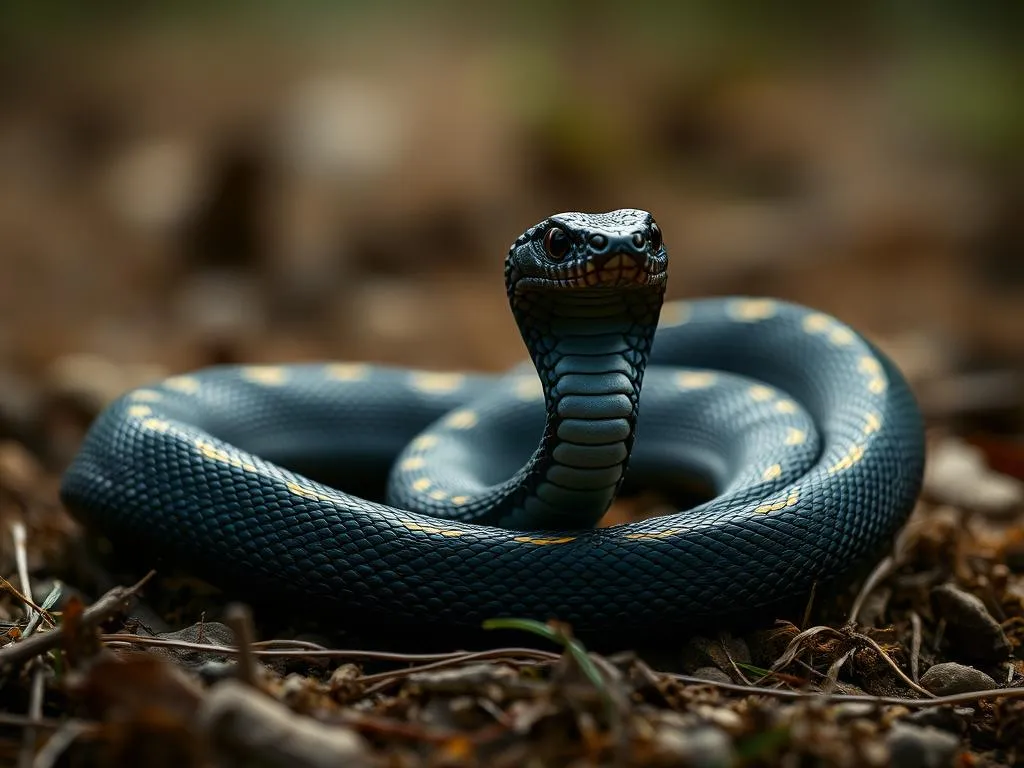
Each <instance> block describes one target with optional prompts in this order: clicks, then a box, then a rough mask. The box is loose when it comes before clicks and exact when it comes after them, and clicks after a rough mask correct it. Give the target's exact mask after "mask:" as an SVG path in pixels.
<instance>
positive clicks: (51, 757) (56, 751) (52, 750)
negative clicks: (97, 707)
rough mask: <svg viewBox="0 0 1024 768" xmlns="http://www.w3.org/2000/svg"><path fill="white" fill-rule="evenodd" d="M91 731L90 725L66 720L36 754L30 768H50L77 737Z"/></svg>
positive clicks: (80, 721)
mask: <svg viewBox="0 0 1024 768" xmlns="http://www.w3.org/2000/svg"><path fill="white" fill-rule="evenodd" d="M93 729H94V726H93V725H92V724H90V723H87V722H85V721H82V720H68V721H67V722H65V723H62V724H61V726H60V728H58V729H57V732H56V733H55V734H53V736H51V737H50V740H49V741H48V742H46V744H44V745H43V748H42V749H40V750H39V752H38V753H36V757H35V760H34V761H33V762H32V768H52V766H54V765H56V764H57V761H58V760H60V758H61V756H62V755H63V754H64V752H65V751H66V750H67V748H68V747H70V746H71V745H72V744H74V743H75V740H76V739H78V737H79V736H81V735H82V734H85V733H89V732H91V731H92V730H93Z"/></svg>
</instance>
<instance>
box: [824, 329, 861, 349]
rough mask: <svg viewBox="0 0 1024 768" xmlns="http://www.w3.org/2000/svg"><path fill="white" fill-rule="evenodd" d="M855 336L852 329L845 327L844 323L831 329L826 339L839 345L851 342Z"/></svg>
mask: <svg viewBox="0 0 1024 768" xmlns="http://www.w3.org/2000/svg"><path fill="white" fill-rule="evenodd" d="M855 338H856V337H855V336H854V335H853V331H851V330H850V329H849V328H847V327H846V326H845V325H838V326H836V327H835V328H833V329H832V332H831V333H830V334H829V335H828V340H829V341H831V342H832V343H833V344H835V345H836V346H839V347H843V346H846V345H847V344H852V343H853V340H854V339H855Z"/></svg>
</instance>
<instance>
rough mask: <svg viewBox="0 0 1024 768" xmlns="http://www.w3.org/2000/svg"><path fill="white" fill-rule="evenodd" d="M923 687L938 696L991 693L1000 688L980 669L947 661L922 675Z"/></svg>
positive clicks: (932, 667) (930, 668)
mask: <svg viewBox="0 0 1024 768" xmlns="http://www.w3.org/2000/svg"><path fill="white" fill-rule="evenodd" d="M921 685H922V686H923V687H924V688H926V689H927V690H929V691H931V692H932V693H934V694H935V695H936V696H952V695H953V694H957V693H971V692H972V691H991V690H994V689H995V688H998V687H999V686H998V685H997V684H996V681H995V680H993V679H992V678H991V677H989V676H988V675H986V674H985V673H984V672H982V671H981V670H979V669H975V668H974V667H968V666H965V665H963V664H957V663H956V662H955V661H947V662H943V663H942V664H935V665H933V666H931V667H929V668H928V671H927V672H925V673H924V674H923V675H921Z"/></svg>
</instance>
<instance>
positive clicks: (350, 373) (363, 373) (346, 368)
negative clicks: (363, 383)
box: [327, 363, 370, 381]
mask: <svg viewBox="0 0 1024 768" xmlns="http://www.w3.org/2000/svg"><path fill="white" fill-rule="evenodd" d="M369 373H370V366H368V365H366V364H365V363H331V364H330V365H328V366H327V375H328V376H330V377H331V378H332V379H336V380H337V381H359V380H360V379H365V378H366V377H367V376H368V375H369Z"/></svg>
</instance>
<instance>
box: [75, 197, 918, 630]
mask: <svg viewBox="0 0 1024 768" xmlns="http://www.w3.org/2000/svg"><path fill="white" fill-rule="evenodd" d="M667 259H668V257H667V254H666V250H665V247H664V245H663V243H662V237H661V231H660V229H659V228H658V226H657V224H656V223H655V222H654V220H653V218H652V217H651V216H650V214H648V213H646V212H644V211H638V210H620V211H614V212H612V213H608V214H600V215H592V214H580V213H571V214H560V215H557V216H553V217H551V218H549V219H547V220H545V221H544V222H542V223H540V224H538V225H537V226H535V227H531V228H530V229H529V230H527V231H526V232H525V233H524V234H523V235H522V236H520V237H519V238H518V239H517V240H516V242H515V243H514V244H513V246H512V248H511V250H510V251H509V254H508V257H507V259H506V267H505V278H506V285H507V289H508V297H509V301H510V305H511V307H512V310H513V313H514V315H515V317H516V321H517V323H518V324H519V327H520V329H521V332H522V336H523V339H524V341H525V343H526V346H527V348H528V349H529V352H530V355H531V357H532V361H533V368H530V369H526V368H523V369H516V370H514V371H512V372H510V373H508V374H507V375H504V376H501V377H491V376H483V375H470V374H462V373H436V372H426V371H409V370H400V369H394V368H385V367H379V366H370V365H363V364H302V365H291V366H280V367H278V366H251V367H244V366H242V367H220V368H213V369H209V370H206V371H201V372H199V373H196V374H193V375H186V376H176V377H174V378H171V379H168V380H165V381H163V382H161V383H159V384H157V385H155V386H152V387H147V388H144V389H137V390H135V391H132V392H130V393H128V394H126V395H124V396H123V397H121V398H120V399H119V400H117V401H116V402H115V403H114V404H112V405H111V406H110V407H109V408H108V409H107V410H106V411H105V412H104V413H103V414H102V415H101V416H100V418H99V419H98V420H97V421H96V423H95V424H94V425H93V426H92V428H91V429H90V432H89V434H88V436H87V438H86V441H85V444H84V446H83V447H82V449H81V452H80V453H79V455H78V457H77V458H76V460H75V461H74V463H73V464H72V466H71V467H70V469H69V470H68V472H67V474H66V475H65V478H64V482H63V487H62V496H63V499H64V500H65V502H66V504H67V505H68V506H69V508H70V509H72V510H73V511H74V512H75V514H76V515H77V516H78V517H79V518H81V519H82V520H83V521H84V522H86V523H88V524H91V525H94V526H96V527H97V528H99V529H101V530H103V531H104V532H105V533H107V534H108V535H109V536H111V537H112V538H113V539H115V540H118V541H124V542H128V543H129V544H130V545H131V546H133V547H144V548H146V549H149V550H155V551H157V552H159V553H161V554H162V555H165V556H167V557H169V558H171V559H173V560H176V561H179V562H182V563H185V564H188V565H190V566H192V567H194V568H195V569H196V570H197V571H198V572H199V573H200V574H202V575H204V576H207V577H208V578H211V579H212V580H214V581H217V580H221V581H224V582H226V583H228V584H230V585H232V586H234V587H236V588H243V589H245V590H248V591H251V592H253V593H255V592H260V593H262V594H267V595H271V596H276V597H280V598H284V599H290V598H300V597H301V598H307V599H308V598H312V599H313V600H315V601H316V602H318V603H319V604H321V605H323V606H325V607H328V608H330V609H331V610H332V611H334V610H337V611H339V612H343V613H345V614H346V615H350V616H353V617H356V618H357V619H360V618H362V619H365V620H367V621H374V620H379V621H382V622H395V621H397V622H406V623H415V624H424V625H425V624H441V625H479V623H480V622H481V621H482V620H484V619H486V618H491V617H500V616H515V617H532V618H537V619H541V620H546V619H549V618H558V619H561V620H563V621H567V622H570V623H572V624H573V625H574V627H576V628H577V629H578V630H582V631H604V630H613V629H622V628H631V627H632V628H638V629H639V628H642V627H644V626H661V625H664V626H669V625H681V624H684V623H685V622H689V621H692V620H694V619H701V618H703V619H714V618H726V617H729V616H735V615H737V614H740V613H743V612H746V611H750V610H753V609H757V608H765V607H771V606H773V605H775V604H778V603H779V602H780V601H783V600H785V599H786V598H788V597H790V596H792V595H800V594H806V593H808V592H809V591H810V590H811V588H812V587H813V586H814V585H815V584H816V583H822V582H830V581H833V580H835V579H836V578H838V577H840V576H842V575H843V574H845V573H847V572H849V570H850V569H851V568H852V567H853V566H854V565H856V564H858V563H862V562H863V561H864V560H865V558H867V557H869V556H871V555H873V554H876V553H877V552H878V551H879V549H880V547H883V546H885V544H886V543H887V542H889V541H890V540H891V538H892V536H893V535H894V533H895V532H896V531H897V530H898V528H899V527H900V526H901V525H902V523H903V521H904V520H905V518H906V516H907V514H908V513H909V510H910V508H911V507H912V505H913V502H914V500H915V497H916V495H917V492H918V490H919V486H920V482H921V473H922V464H923V455H924V449H923V429H922V424H921V418H920V415H919V413H918V410H917V406H916V404H915V402H914V399H913V397H912V395H911V394H910V392H909V390H908V388H907V385H906V384H905V382H904V380H903V378H902V377H901V375H900V374H899V372H898V371H897V370H896V368H895V367H894V366H893V364H892V363H891V362H890V361H889V360H887V359H886V358H885V357H884V356H883V355H882V354H880V353H879V352H878V351H877V350H875V349H874V348H873V347H872V346H871V345H870V344H869V343H867V342H866V341H865V340H864V339H863V338H862V337H861V336H859V335H858V334H857V333H856V332H854V331H853V330H852V329H850V328H849V327H847V326H845V325H843V324H842V323H840V322H839V321H837V320H835V319H833V318H831V317H829V316H827V315H824V314H821V313H819V312H815V311H813V310H809V309H806V308H803V307H799V306H795V305H792V304H786V303H783V302H779V301H773V300H769V299H752V298H742V297H736V298H724V299H708V300H700V301H693V302H675V303H667V304H665V305H664V307H663V306H662V297H663V293H664V289H665V282H666V275H667ZM659 312H660V326H659V325H658V321H659ZM656 326H657V334H656V335H655V328H656ZM648 363H649V364H648ZM682 366H686V367H682ZM534 369H535V370H534ZM641 384H643V398H642V401H643V408H642V409H640V408H639V405H640V400H641V398H640V391H641ZM641 413H642V415H641ZM635 436H638V437H639V439H638V440H637V441H636V443H635V445H634V437H635ZM538 443H539V444H538ZM627 463H628V466H629V478H630V480H631V481H632V480H636V482H637V483H638V484H640V485H644V486H647V485H650V486H667V487H668V488H669V489H670V490H671V489H678V487H679V486H680V485H681V484H682V482H683V481H684V480H687V479H694V478H698V479H700V480H702V481H704V482H705V483H706V484H708V485H710V486H711V487H712V488H713V491H714V495H713V498H711V499H710V500H708V501H705V502H704V503H700V504H698V505H696V506H694V507H693V508H691V509H687V510H684V511H679V512H676V513H674V514H668V515H664V516H659V517H654V518H650V519H648V520H644V521H640V522H633V523H628V524H623V525H618V526H612V527H607V528H596V527H594V525H595V524H596V523H597V521H598V520H599V519H600V517H601V516H602V515H603V514H604V512H605V511H606V509H607V508H608V506H609V504H610V503H611V501H612V499H613V497H614V495H615V493H616V491H617V490H618V489H619V487H620V485H621V483H622V481H623V478H624V477H625V475H626V467H627ZM285 467H288V469H286V468H285ZM388 468H391V472H390V478H389V480H388V492H387V503H386V504H384V503H376V502H371V501H367V500H365V499H363V498H359V497H357V496H354V495H350V494H348V493H346V492H344V491H342V490H338V488H344V487H353V485H359V484H360V482H359V481H361V480H365V479H366V478H367V477H369V476H372V475H383V473H385V472H386V471H387V470H388ZM313 477H317V478H319V479H326V478H329V479H330V480H331V482H332V484H331V485H328V484H326V482H319V481H318V480H314V479H313ZM334 485H337V487H334Z"/></svg>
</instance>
